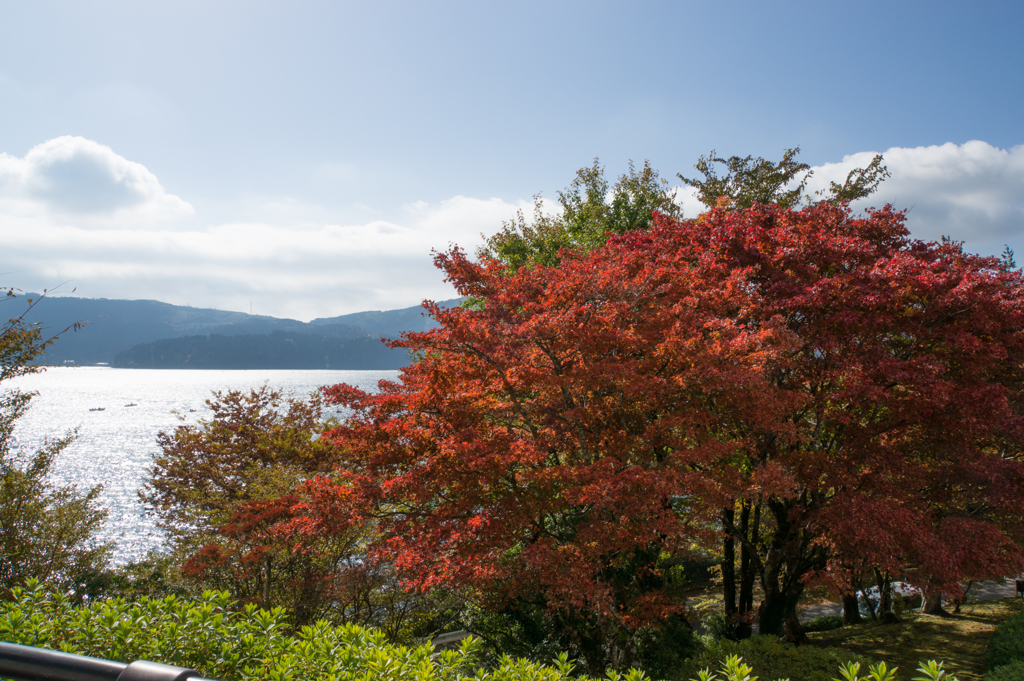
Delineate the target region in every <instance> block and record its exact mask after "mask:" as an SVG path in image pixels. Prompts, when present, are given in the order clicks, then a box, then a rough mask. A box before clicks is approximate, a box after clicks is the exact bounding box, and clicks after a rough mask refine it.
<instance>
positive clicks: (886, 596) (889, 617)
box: [875, 569, 900, 624]
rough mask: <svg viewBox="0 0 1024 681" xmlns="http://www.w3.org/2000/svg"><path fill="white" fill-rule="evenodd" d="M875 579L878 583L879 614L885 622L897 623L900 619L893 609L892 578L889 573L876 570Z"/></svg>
mask: <svg viewBox="0 0 1024 681" xmlns="http://www.w3.org/2000/svg"><path fill="white" fill-rule="evenodd" d="M875 581H876V582H877V583H878V615H879V617H881V619H882V623H883V624H895V623H897V622H899V621H900V618H899V617H897V616H896V613H894V612H893V611H892V580H891V579H890V578H889V573H888V572H885V573H882V572H880V571H879V570H877V569H876V570H875Z"/></svg>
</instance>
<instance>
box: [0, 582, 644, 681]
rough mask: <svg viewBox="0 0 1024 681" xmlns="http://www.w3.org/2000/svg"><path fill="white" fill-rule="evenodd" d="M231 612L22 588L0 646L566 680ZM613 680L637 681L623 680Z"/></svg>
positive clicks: (558, 670) (332, 675)
mask: <svg viewBox="0 0 1024 681" xmlns="http://www.w3.org/2000/svg"><path fill="white" fill-rule="evenodd" d="M233 606H234V603H233V602H232V601H231V600H230V597H229V595H228V594H227V593H226V592H224V593H215V592H209V591H208V592H206V593H205V594H203V596H202V598H201V599H199V600H198V601H187V600H184V599H180V598H178V597H175V596H167V597H165V598H149V597H142V598H141V599H140V600H139V601H138V602H137V603H128V602H126V601H124V600H122V599H112V600H109V601H102V602H95V603H92V604H89V605H84V606H77V607H76V606H74V605H73V604H72V602H71V600H70V599H69V598H68V597H67V596H64V595H62V594H60V593H55V592H53V591H51V590H49V589H47V588H45V587H42V586H40V585H39V584H38V583H37V582H30V583H29V585H28V586H27V587H25V588H18V589H15V590H14V599H13V600H11V601H7V602H3V603H0V640H3V641H8V642H10V643H18V644H21V645H30V646H38V647H46V648H53V649H57V650H63V651H65V652H69V653H75V654H79V655H88V656H91V657H102V658H105V659H110V660H118V661H121V662H130V661H133V660H137V659H145V660H152V661H154V662H163V663H166V664H173V665H178V666H182V667H190V668H193V669H196V670H197V671H199V672H200V673H201V674H202V675H203V676H205V677H209V678H215V679H226V680H234V679H237V680H239V681H256V680H261V681H262V680H266V681H300V680H301V681H306V680H307V679H309V680H313V679H333V680H334V681H349V680H351V681H356V680H365V679H374V680H377V679H379V680H381V681H411V680H416V681H456V680H457V679H463V678H472V679H476V680H478V681H525V680H526V679H530V680H534V679H536V680H537V681H563V680H566V681H567V680H568V679H570V678H573V677H571V676H570V674H571V672H572V665H571V664H570V663H569V662H568V661H567V660H566V658H565V656H564V655H563V656H562V657H561V658H560V659H558V660H556V661H555V663H554V665H541V664H537V663H534V662H529V661H525V660H512V659H511V658H508V657H504V658H501V659H500V660H498V662H497V665H496V667H495V669H493V670H492V671H489V672H480V673H479V674H478V673H477V671H476V667H477V663H476V660H477V653H478V652H479V649H480V643H479V642H478V641H476V640H473V639H466V640H465V641H463V644H462V646H461V648H460V649H459V650H450V651H443V652H439V653H436V654H435V653H434V651H433V649H432V648H431V647H430V645H428V644H424V645H420V646H414V647H406V646H395V645H391V644H388V643H387V641H386V640H385V637H384V635H383V634H382V633H380V632H378V631H373V630H369V629H363V628H362V627H359V626H356V625H346V626H339V627H334V626H331V625H329V624H327V623H325V622H317V623H315V624H312V625H309V626H305V627H302V629H301V630H300V631H299V632H298V634H296V635H295V636H287V635H285V634H284V631H285V630H286V628H287V621H286V616H285V612H284V610H283V609H281V608H275V609H274V610H270V611H268V610H259V609H257V608H256V607H255V606H247V607H245V608H244V609H242V610H240V611H237V610H232V607H233ZM621 678H622V679H623V681H641V680H642V679H644V678H646V677H644V675H643V674H641V673H640V672H639V671H636V670H632V671H631V672H630V673H629V674H626V675H624V676H623V677H621Z"/></svg>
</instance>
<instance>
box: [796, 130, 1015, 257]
mask: <svg viewBox="0 0 1024 681" xmlns="http://www.w3.org/2000/svg"><path fill="white" fill-rule="evenodd" d="M875 153H876V152H873V151H865V152H860V153H857V154H851V155H849V156H845V157H843V160H842V161H841V162H839V163H829V164H826V165H822V166H817V167H816V168H814V175H813V176H812V178H811V181H810V182H809V183H808V188H809V189H810V190H817V189H822V188H825V187H827V186H828V184H829V182H831V181H834V182H839V183H842V182H843V181H844V180H845V179H846V174H847V173H848V172H850V170H852V169H854V168H858V167H863V166H866V165H867V164H869V163H870V162H871V159H872V158H873V157H874V156H875ZM882 155H883V157H884V158H885V165H886V166H887V167H888V169H889V172H890V173H892V177H890V178H889V179H887V180H886V181H885V182H883V183H882V184H881V185H880V186H879V188H878V191H877V192H876V193H875V194H873V195H872V196H870V197H868V198H867V199H864V200H862V201H859V202H857V203H856V204H854V206H853V207H854V208H855V209H863V208H866V207H869V206H881V205H883V204H885V203H891V204H892V205H893V206H895V207H896V208H899V209H909V212H908V213H907V227H908V228H909V229H910V231H911V233H912V234H913V235H914V237H916V238H918V239H923V240H926V241H933V240H938V239H940V238H941V237H942V236H943V235H948V236H950V237H952V238H953V239H956V240H958V241H964V242H965V245H966V248H967V250H969V251H972V252H977V253H983V254H986V255H992V254H996V253H998V252H999V251H1000V250H1001V249H1002V246H1003V244H1009V245H1010V246H1011V247H1013V244H1014V243H1017V244H1019V245H1020V246H1021V247H1024V145H1018V146H1016V147H1013V148H1012V149H998V148H996V147H993V146H992V145H990V144H987V143H985V142H980V141H977V140H975V141H971V142H967V143H965V144H962V145H956V144H953V143H947V144H943V145H940V146H930V147H915V148H903V147H893V148H892V149H888V150H886V151H884V152H882ZM1017 251H1018V252H1022V253H1024V251H1022V250H1021V249H1020V248H1018V249H1017Z"/></svg>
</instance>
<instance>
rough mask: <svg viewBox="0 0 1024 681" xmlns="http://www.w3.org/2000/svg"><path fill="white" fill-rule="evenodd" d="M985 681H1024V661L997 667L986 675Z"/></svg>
mask: <svg viewBox="0 0 1024 681" xmlns="http://www.w3.org/2000/svg"><path fill="white" fill-rule="evenodd" d="M985 681H1024V660H1022V661H1019V662H1011V663H1010V664H1004V665H1003V666H1001V667H996V668H995V669H993V670H992V671H990V672H988V673H986V674H985Z"/></svg>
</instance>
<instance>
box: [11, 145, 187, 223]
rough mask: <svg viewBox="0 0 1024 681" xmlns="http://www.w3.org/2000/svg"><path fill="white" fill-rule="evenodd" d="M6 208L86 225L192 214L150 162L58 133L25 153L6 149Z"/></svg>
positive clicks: (169, 217)
mask: <svg viewBox="0 0 1024 681" xmlns="http://www.w3.org/2000/svg"><path fill="white" fill-rule="evenodd" d="M0 211H2V212H3V213H6V214H14V215H30V216H51V217H54V218H58V219H64V220H69V219H73V220H75V221H76V223H77V224H79V225H80V226H99V225H110V224H112V223H118V224H124V225H129V224H130V225H133V226H136V227H138V226H148V225H151V224H154V223H159V222H166V221H168V220H179V219H182V218H186V217H189V216H191V215H192V213H193V210H192V206H190V205H189V204H188V203H186V202H185V201H182V200H181V199H180V198H178V197H177V196H174V195H173V194H168V193H167V192H166V191H164V188H163V187H162V186H161V185H160V182H159V181H158V180H157V179H156V176H155V175H153V173H151V172H149V170H147V169H146V168H145V166H143V165H141V164H139V163H134V162H132V161H129V160H128V159H126V158H124V157H123V156H119V155H117V154H116V153H114V151H113V150H112V149H111V148H110V147H107V146H104V145H102V144H98V143H97V142H93V141H92V140H87V139H85V138H82V137H71V136H64V137H57V138H55V139H52V140H49V141H47V142H44V143H42V144H40V145H38V146H35V147H33V148H32V149H31V150H30V151H29V152H28V153H27V154H25V157H24V158H17V157H15V156H10V155H8V154H0Z"/></svg>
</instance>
